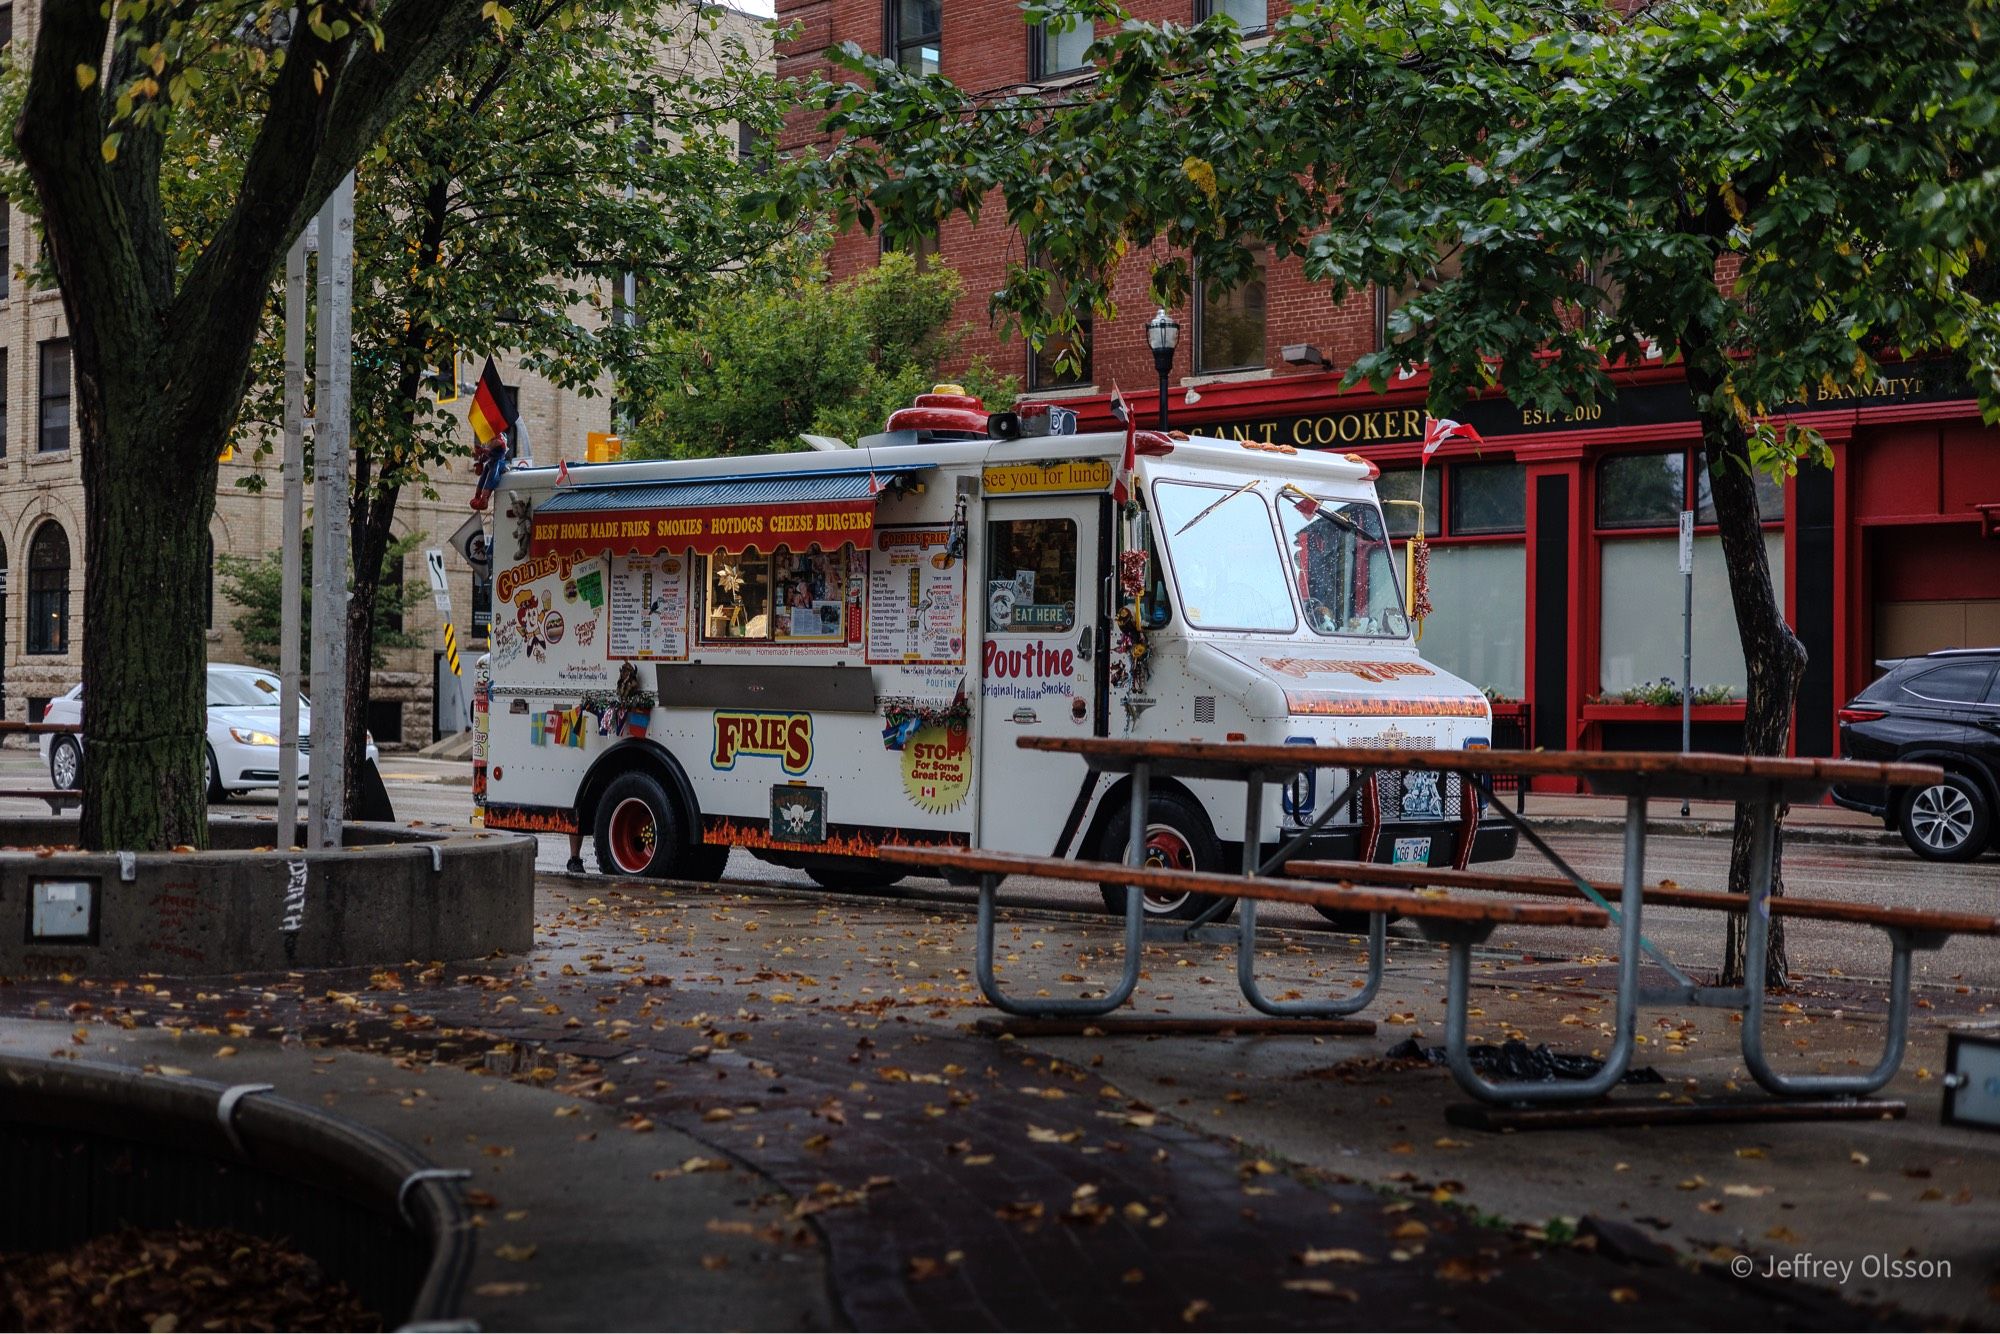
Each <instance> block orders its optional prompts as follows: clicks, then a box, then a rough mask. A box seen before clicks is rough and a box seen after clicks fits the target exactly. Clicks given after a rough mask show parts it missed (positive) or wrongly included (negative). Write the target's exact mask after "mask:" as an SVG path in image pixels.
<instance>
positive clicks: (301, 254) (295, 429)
mask: <svg viewBox="0 0 2000 1334" xmlns="http://www.w3.org/2000/svg"><path fill="white" fill-rule="evenodd" d="M310 231H311V226H310V224H308V226H307V227H306V228H304V229H302V230H301V231H300V232H299V239H298V240H296V241H294V242H292V248H291V250H289V251H288V252H286V255H285V459H284V527H285V538H284V548H283V557H282V561H281V565H282V573H281V576H280V587H281V589H282V590H283V591H282V592H281V593H280V595H279V606H280V611H279V617H278V837H277V845H278V846H279V847H280V848H288V847H291V846H292V845H293V843H294V842H295V841H296V840H297V838H298V830H299V589H300V585H301V583H302V581H301V579H300V577H299V573H300V572H299V548H300V547H301V546H302V545H303V543H302V542H301V541H300V530H301V529H302V528H303V527H304V525H305V503H306V498H305V418H306V251H307V249H308V248H309V246H310V241H309V233H310Z"/></svg>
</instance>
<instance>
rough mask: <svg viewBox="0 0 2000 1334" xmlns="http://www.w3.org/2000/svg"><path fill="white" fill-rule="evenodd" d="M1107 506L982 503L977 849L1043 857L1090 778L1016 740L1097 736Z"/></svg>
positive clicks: (1078, 501) (1056, 500)
mask: <svg viewBox="0 0 2000 1334" xmlns="http://www.w3.org/2000/svg"><path fill="white" fill-rule="evenodd" d="M1106 504H1107V502H1106V500H1105V498H1104V497H1103V496H1100V495H1081V496H1024V497H1020V498H1018V499H1009V498H995V499H992V500H989V501H988V502H987V504H986V531H985V542H984V544H983V545H984V552H985V554H984V557H983V560H982V565H983V574H984V578H983V580H982V581H981V583H980V584H979V585H978V590H977V592H976V593H975V594H974V597H975V606H977V607H978V608H979V611H978V614H979V615H980V616H982V617H983V618H984V620H983V624H984V629H985V645H984V648H983V650H982V655H981V673H980V690H981V694H982V699H981V701H980V707H981V712H982V726H981V737H982V744H981V746H980V752H981V753H980V761H979V766H980V767H979V791H980V832H979V843H980V846H982V847H987V848H995V849H1002V850H1006V851H1013V852H1034V853H1048V852H1051V851H1053V850H1055V849H1056V846H1057V841H1058V837H1059V836H1060V835H1061V834H1062V832H1063V829H1064V826H1065V824H1066V823H1067V822H1068V820H1069V817H1070V813H1071V809H1072V807H1074V806H1076V805H1077V795H1078V793H1079V791H1080V790H1081V789H1082V787H1083V784H1084V782H1085V780H1086V776H1087V775H1086V771H1085V769H1084V766H1083V762H1082V761H1081V760H1079V759H1077V758H1076V757H1075V756H1071V755H1050V754H1044V753H1042V752H1039V751H1031V750H1022V749H1021V748H1020V747H1019V746H1017V745H1016V744H1015V741H1016V739H1017V738H1019V737H1024V736H1043V735H1047V736H1099V735H1103V733H1104V719H1103V712H1104V700H1105V685H1104V676H1103V672H1102V670H1101V669H1102V667H1103V664H1104V657H1105V653H1104V650H1105V627H1104V626H1103V625H1102V624H1101V623H1100V621H1101V615H1102V608H1103V602H1102V593H1103V588H1104V582H1105V577H1106V574H1107V573H1108V570H1109V559H1110V558H1109V555H1108V553H1107V552H1106V551H1104V550H1103V543H1104V540H1105V524H1104V519H1103V510H1104V508H1105V506H1106Z"/></svg>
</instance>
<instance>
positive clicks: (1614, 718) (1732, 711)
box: [1583, 700, 1743, 723]
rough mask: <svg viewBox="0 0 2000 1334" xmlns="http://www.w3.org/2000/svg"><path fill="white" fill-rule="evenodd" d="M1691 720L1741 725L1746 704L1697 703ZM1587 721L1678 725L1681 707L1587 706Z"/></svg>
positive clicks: (1692, 711) (1664, 705) (1584, 718)
mask: <svg viewBox="0 0 2000 1334" xmlns="http://www.w3.org/2000/svg"><path fill="white" fill-rule="evenodd" d="M1690 718H1691V720H1692V721H1694V722H1697V723H1740V722H1742V721H1743V701H1742V700H1735V701H1732V702H1731V703H1728V704H1697V705H1695V706H1694V708H1693V709H1692V710H1691V711H1690ZM1583 720H1584V721H1585V722H1587V723H1607V722H1618V723H1677V722H1679V721H1680V720H1681V706H1680V705H1678V704H1586V705H1584V706H1583Z"/></svg>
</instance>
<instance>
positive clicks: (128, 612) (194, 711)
mask: <svg viewBox="0 0 2000 1334" xmlns="http://www.w3.org/2000/svg"><path fill="white" fill-rule="evenodd" d="M79 371H81V359H79ZM119 374H120V382H119V383H100V384H97V385H93V386H90V387H88V388H86V387H85V386H84V385H83V384H82V383H79V385H78V389H79V392H78V394H77V398H76V406H77V423H76V425H77V435H78V437H79V440H78V444H79V447H80V449H81V451H82V456H83V486H84V515H85V519H84V534H85V535H84V552H83V555H84V559H83V569H84V590H83V623H82V627H81V629H82V631H83V633H84V636H85V644H84V648H85V653H84V666H83V677H84V691H83V734H84V737H85V738H86V740H85V745H84V750H83V776H82V785H83V815H82V824H81V827H80V830H79V837H80V839H81V845H82V846H83V847H86V848H93V849H106V850H109V849H128V850H133V851H148V850H159V849H163V848H171V847H174V846H177V845H182V844H185V845H191V846H193V847H207V846H208V797H207V782H206V779H205V767H204V753H205V750H206V746H207V743H206V740H205V738H206V735H207V729H208V716H207V715H208V710H207V702H208V685H207V660H208V653H207V646H206V643H205V640H204V635H203V629H202V627H203V625H204V624H205V623H206V620H207V616H206V612H207V607H206V605H205V604H204V603H203V600H202V599H203V593H204V590H205V589H206V588H207V573H208V569H207V555H208V543H207V535H208V524H209V519H210V517H211V516H212V515H213V514H214V512H215V480H216V459H217V458H218V457H219V456H220V455H221V453H222V447H223V445H224V443H225V442H226V441H227V439H228V424H227V423H226V422H224V421H216V422H210V423H192V422H186V421H178V422H177V421H175V420H173V419H172V418H171V417H169V418H164V419H163V418H162V416H161V415H160V412H159V408H160V406H161V404H162V402H163V401H166V398H167V391H166V390H165V389H164V388H163V387H162V386H157V385H154V384H152V383H151V382H150V381H151V378H152V377H145V376H132V375H128V374H125V373H124V372H120V373H119ZM81 378H82V377H81V374H79V380H80V381H81ZM169 441H171V442H172V443H173V445H174V447H175V449H176V450H177V451H178V453H179V454H180V455H181V458H180V459H179V460H173V459H163V458H162V453H161V451H162V448H163V444H164V442H169ZM196 442H201V448H200V452H199V457H200V458H201V459H204V460H206V463H205V465H204V466H198V467H185V466H182V463H184V462H185V457H186V455H187V454H189V453H191V452H193V451H192V450H191V449H190V448H189V447H190V446H192V445H194V444H195V443H196ZM76 632H77V628H76V627H72V630H71V633H72V634H74V633H76Z"/></svg>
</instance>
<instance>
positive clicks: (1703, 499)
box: [1694, 468, 1785, 524]
mask: <svg viewBox="0 0 2000 1334" xmlns="http://www.w3.org/2000/svg"><path fill="white" fill-rule="evenodd" d="M1751 480H1752V481H1754V482H1755V483H1756V484H1757V514H1758V517H1760V518H1762V519H1763V520H1764V521H1765V522H1766V523H1769V522H1771V521H1772V520H1774V519H1782V518H1784V517H1785V484H1784V483H1783V482H1781V481H1779V480H1778V479H1777V478H1775V477H1773V476H1771V474H1769V473H1767V472H1762V471H1760V472H1758V473H1756V474H1755V475H1754V476H1753V477H1752V478H1751ZM1694 485H1695V503H1694V521H1695V522H1696V523H1701V524H1709V523H1714V522H1715V501H1714V499H1713V498H1712V497H1710V495H1709V493H1708V469H1706V468H1703V469H1702V470H1701V471H1699V472H1697V473H1696V474H1695V475H1694Z"/></svg>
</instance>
